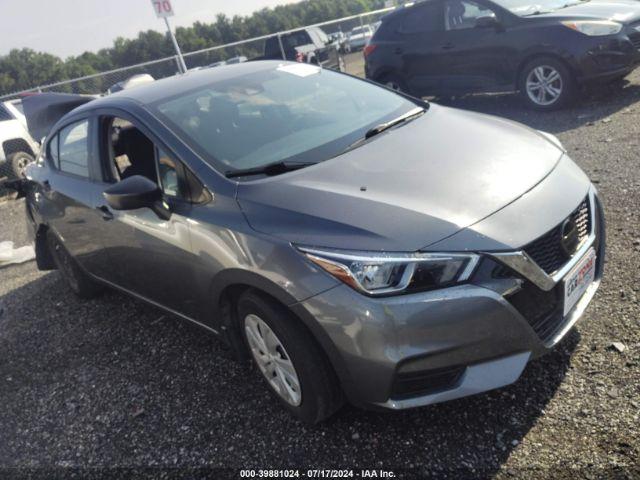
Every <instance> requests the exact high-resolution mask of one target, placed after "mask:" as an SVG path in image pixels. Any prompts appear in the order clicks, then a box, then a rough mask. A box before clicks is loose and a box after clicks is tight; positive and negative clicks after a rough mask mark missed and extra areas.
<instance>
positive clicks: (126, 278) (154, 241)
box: [96, 125, 198, 319]
mask: <svg viewBox="0 0 640 480" xmlns="http://www.w3.org/2000/svg"><path fill="white" fill-rule="evenodd" d="M132 128H133V129H135V130H137V129H136V127H134V126H133V125H131V126H130V127H129V126H128V127H127V129H128V132H129V133H131V132H132V130H131V129H132ZM134 132H135V131H134ZM103 133H107V130H106V129H103ZM108 137H109V138H104V137H103V145H106V144H108V143H109V142H110V141H111V140H112V133H109V135H108ZM129 137H131V138H129V140H130V141H139V142H141V143H139V144H138V145H137V146H135V147H131V146H126V147H123V149H122V151H121V152H115V153H122V155H118V159H119V161H121V162H125V163H126V162H129V163H130V165H129V166H127V167H126V168H125V169H123V170H122V171H119V170H118V168H115V169H113V168H112V166H113V165H114V163H115V158H114V152H113V149H109V148H102V149H101V150H102V152H101V153H102V157H101V161H102V162H103V166H104V167H106V168H105V170H110V171H114V170H115V171H114V177H115V178H111V179H108V180H107V181H106V182H105V183H104V185H103V187H104V188H107V187H108V186H110V185H112V184H113V183H114V182H115V181H118V180H120V179H123V178H126V177H127V176H133V175H142V176H145V177H147V178H149V179H150V180H152V181H154V182H156V183H157V184H158V186H159V187H160V189H161V190H162V192H163V197H164V201H165V202H166V204H168V206H169V208H170V210H171V218H170V219H169V220H163V219H161V218H160V217H158V216H157V215H156V213H154V212H153V211H152V210H150V209H148V208H141V209H137V210H129V211H116V210H113V209H112V208H111V207H109V206H108V205H107V202H106V200H105V199H104V197H102V199H101V200H100V205H96V208H98V209H100V210H101V211H103V212H105V214H106V216H108V217H110V219H109V220H108V221H104V222H103V223H102V231H101V238H102V241H103V243H104V245H105V248H106V250H107V252H108V255H109V260H110V262H109V265H108V268H106V269H105V270H104V271H103V272H102V273H103V276H104V278H105V279H106V280H108V281H109V282H111V283H113V284H115V285H116V286H118V287H120V288H123V289H125V290H127V291H129V292H130V293H133V294H135V295H137V296H139V297H142V298H144V299H146V300H148V301H151V302H153V303H156V304H158V305H160V306H162V307H165V308H167V309H170V310H173V311H175V312H177V313H179V314H182V315H184V316H187V317H189V318H192V319H193V318H195V317H196V315H197V313H198V310H197V303H196V301H195V296H194V293H193V288H191V286H192V285H193V279H194V273H193V272H194V265H196V264H197V261H198V259H197V256H196V255H194V254H193V252H192V250H191V238H190V229H189V224H188V222H187V219H188V217H189V213H190V211H191V208H192V206H191V203H190V201H189V195H188V192H187V190H188V188H187V185H186V182H185V179H184V174H185V170H184V166H183V165H182V163H181V162H180V161H179V160H177V159H176V158H175V157H174V156H173V155H171V154H169V153H167V151H166V150H165V149H163V148H161V147H159V146H158V145H157V144H155V143H153V142H152V141H151V140H150V139H149V138H148V137H146V135H144V134H142V132H141V131H140V130H137V132H135V135H129ZM136 139H137V140H136ZM122 157H125V158H124V159H123V158H122ZM131 168H133V170H131V171H129V169H131ZM128 172H129V173H128ZM117 177H120V178H117Z"/></svg>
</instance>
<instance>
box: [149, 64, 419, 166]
mask: <svg viewBox="0 0 640 480" xmlns="http://www.w3.org/2000/svg"><path fill="white" fill-rule="evenodd" d="M153 108H154V109H155V113H156V114H158V115H159V116H160V117H163V120H165V121H166V122H167V123H168V124H170V125H171V127H172V129H173V130H174V131H175V132H176V133H177V134H178V135H179V136H180V137H181V138H182V139H183V140H184V141H185V142H186V143H188V144H189V145H190V146H191V147H192V148H193V149H194V150H196V151H198V152H199V153H200V154H201V156H202V157H203V158H204V159H205V160H207V161H209V162H210V163H211V165H212V166H213V167H214V168H216V169H217V170H218V171H220V172H221V173H229V172H233V171H236V170H244V169H248V168H258V167H262V166H265V165H268V164H271V163H274V162H280V161H282V162H299V163H317V162H321V161H324V160H327V159H329V158H333V157H335V156H337V155H339V154H340V153H341V152H343V151H344V150H345V149H346V148H347V147H348V146H349V145H351V144H352V143H353V142H354V141H356V140H358V139H359V138H362V137H363V136H364V135H365V134H366V132H367V131H368V130H369V129H370V128H372V127H373V126H376V125H379V124H380V123H382V122H387V121H390V120H392V119H394V118H397V117H398V116H399V115H402V114H405V113H407V112H409V111H411V110H413V109H415V108H416V104H415V103H413V102H410V101H409V100H406V99H405V98H404V97H401V96H400V95H397V94H395V93H393V92H391V91H389V90H386V89H383V88H380V87H377V86H375V85H372V84H369V83H367V82H364V81H361V80H356V79H353V78H351V77H348V76H346V75H342V74H339V73H335V72H332V71H329V70H323V69H320V68H318V67H315V66H311V65H307V64H284V65H281V66H279V67H274V68H273V69H269V70H262V71H259V72H255V73H251V74H248V75H244V76H240V77H234V78H232V79H225V80H223V81H219V82H213V83H211V84H210V85H208V86H207V87H206V88H201V89H198V90H197V91H191V92H188V93H185V94H183V95H180V96H178V97H174V98H173V99H171V100H170V101H166V100H163V101H161V102H158V103H157V104H156V105H154V106H153Z"/></svg>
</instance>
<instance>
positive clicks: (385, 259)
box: [298, 247, 479, 295]
mask: <svg viewBox="0 0 640 480" xmlns="http://www.w3.org/2000/svg"><path fill="white" fill-rule="evenodd" d="M298 249H299V250H300V251H301V252H302V253H304V255H306V256H307V258H308V259H309V260H311V261H312V262H313V263H315V264H316V265H318V266H319V267H321V268H322V269H323V270H325V271H326V272H328V273H330V274H331V275H333V276H334V277H335V278H337V279H338V280H340V281H342V282H344V283H346V284H347V285H349V286H350V287H352V288H354V289H356V290H358V291H360V292H362V293H365V294H367V295H389V294H393V293H400V292H403V291H406V290H409V291H416V290H429V289H434V288H442V287H448V286H452V285H456V284H458V283H462V282H465V281H466V280H468V279H469V277H470V276H471V274H472V273H473V271H474V269H475V267H476V265H477V264H478V261H479V256H478V255H476V254H473V253H470V254H460V253H451V254H449V253H406V254H405V253H401V254H397V253H389V254H385V253H375V252H351V251H348V252H345V251H340V250H319V249H315V248H306V247H298Z"/></svg>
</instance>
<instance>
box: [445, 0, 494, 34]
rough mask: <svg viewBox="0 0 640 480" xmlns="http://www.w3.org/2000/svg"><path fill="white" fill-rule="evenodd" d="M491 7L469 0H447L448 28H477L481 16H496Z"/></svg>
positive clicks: (446, 15)
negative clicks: (477, 21)
mask: <svg viewBox="0 0 640 480" xmlns="http://www.w3.org/2000/svg"><path fill="white" fill-rule="evenodd" d="M495 15H496V14H495V13H494V12H493V11H492V10H491V9H490V8H487V7H485V6H484V5H481V4H479V3H476V2H472V1H468V0H463V1H461V0H447V1H446V2H445V5H444V23H445V28H446V29H447V30H466V29H469V28H475V26H476V20H477V19H478V18H480V17H495Z"/></svg>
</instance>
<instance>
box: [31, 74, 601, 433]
mask: <svg viewBox="0 0 640 480" xmlns="http://www.w3.org/2000/svg"><path fill="white" fill-rule="evenodd" d="M30 101H32V102H34V105H32V106H31V107H30V108H28V110H29V109H30V110H32V111H33V112H34V115H33V119H34V122H35V119H37V118H40V119H43V118H51V116H50V115H45V114H43V112H46V111H47V109H48V108H49V107H48V104H49V103H51V104H54V103H55V111H57V112H64V111H65V108H64V106H65V104H66V102H68V105H69V108H67V109H66V110H71V111H69V113H67V114H65V115H64V116H63V117H62V118H61V119H60V120H59V121H57V123H56V124H55V125H53V126H51V128H50V133H49V135H48V137H47V139H46V141H45V143H44V148H43V155H42V157H41V158H40V159H39V161H38V162H37V164H34V165H32V166H31V167H30V168H29V169H28V172H27V173H28V179H27V180H25V181H24V183H23V184H22V185H21V187H20V188H21V189H22V191H23V193H24V194H25V195H26V196H27V216H28V219H29V223H30V224H31V226H32V232H33V236H34V239H35V242H36V250H37V262H38V266H39V268H41V269H43V270H48V269H56V268H57V269H59V270H60V271H61V272H62V274H63V276H64V277H65V278H66V279H67V281H68V283H69V285H70V287H71V288H72V289H73V290H74V291H75V292H76V293H77V294H78V295H80V296H82V297H91V296H94V295H98V294H99V293H100V292H101V291H102V290H103V289H104V288H105V287H110V288H115V289H118V290H121V291H123V292H126V293H128V294H130V295H133V296H135V297H137V298H140V299H142V300H144V301H146V302H149V303H150V304H152V305H155V306H157V307H159V308H161V309H163V310H165V311H167V312H170V313H172V314H175V316H177V317H180V318H182V319H184V320H187V321H191V322H194V323H195V324H197V325H199V326H201V327H203V328H204V329H205V330H207V331H209V332H212V333H213V334H216V335H218V336H219V337H220V338H221V339H222V340H223V341H224V342H226V343H227V344H228V345H229V346H230V348H231V349H232V350H233V351H234V352H235V353H236V355H237V357H238V358H239V359H240V360H244V359H246V360H251V361H252V362H253V364H254V365H255V370H256V371H257V372H258V374H259V375H261V376H262V377H263V378H264V380H265V385H266V387H267V390H268V391H270V392H271V393H272V394H273V396H274V397H275V398H276V399H277V400H278V401H280V402H281V404H282V405H283V406H284V407H285V408H287V409H289V410H290V411H291V412H292V413H293V414H295V415H297V416H298V417H299V418H301V419H303V420H304V421H307V422H317V421H320V420H322V419H324V418H326V417H328V416H330V415H331V414H332V413H333V412H335V411H336V410H337V409H338V408H339V407H340V406H341V405H342V404H343V402H344V401H345V399H346V400H348V401H350V402H352V403H354V404H356V405H360V406H363V407H375V408H380V407H384V408H388V409H404V408H410V407H417V406H423V405H429V404H433V403H436V402H442V401H445V400H450V399H454V398H458V397H462V396H466V395H471V394H475V393H479V392H484V391H487V390H490V389H494V388H498V387H502V386H504V385H507V384H510V383H512V382H514V381H516V380H517V379H518V377H519V376H520V374H521V373H522V371H523V369H524V368H525V366H526V365H527V362H529V361H530V360H531V359H533V358H535V357H537V356H540V355H542V354H544V353H545V352H547V351H549V350H550V349H552V348H553V347H554V346H555V345H556V344H558V342H560V341H561V340H562V338H563V337H564V336H565V334H566V333H567V332H568V331H569V330H570V329H571V328H572V327H573V325H574V324H575V323H576V321H577V320H578V319H579V318H580V316H581V315H582V313H583V312H584V310H585V308H586V307H587V305H588V303H589V302H590V301H591V299H592V298H593V296H594V294H595V292H596V290H597V288H598V285H599V283H600V279H601V277H602V272H603V264H604V248H605V242H604V238H605V237H604V219H603V211H602V207H601V205H600V201H599V199H598V195H597V192H596V189H595V188H594V186H593V185H592V184H591V182H590V181H589V179H588V178H587V177H586V175H585V174H584V173H583V172H582V171H581V170H580V169H579V168H578V167H577V166H576V165H575V163H573V161H572V160H571V159H570V158H569V157H568V156H567V154H566V152H565V150H564V149H563V148H562V146H561V145H560V143H559V142H558V140H557V139H556V138H555V137H553V136H552V135H549V134H546V133H542V132H538V131H534V130H531V129H529V128H527V127H524V126H522V125H519V124H516V123H514V122H510V121H507V120H504V119H500V118H495V117H490V116H485V115H480V114H476V113H469V112H463V111H459V110H455V109H451V108H445V107H441V106H438V105H435V104H428V103H425V102H423V101H421V100H417V99H414V98H411V97H408V96H405V95H402V94H398V93H396V92H393V91H391V90H387V89H385V88H382V87H379V86H376V85H374V84H372V83H369V82H366V81H363V80H357V79H354V78H352V77H349V76H347V75H344V74H341V73H336V72H332V71H327V70H323V69H320V68H318V67H315V66H312V65H308V64H290V63H282V62H248V63H242V64H238V65H233V66H223V67H220V68H216V69H210V70H202V71H198V72H193V73H190V74H189V75H185V76H183V77H180V78H170V79H166V80H161V81H157V82H155V83H153V84H149V85H145V86H141V87H138V88H136V89H132V90H129V91H123V92H120V93H117V94H115V95H111V96H109V97H105V98H101V99H97V100H91V99H81V100H80V101H79V100H77V99H76V100H74V99H73V98H70V99H67V98H58V99H56V98H50V97H39V96H35V97H34V98H33V99H32V100H30ZM83 102H84V105H81V106H79V107H77V105H78V103H83ZM36 104H37V105H36ZM74 107H77V108H74ZM32 124H33V122H32ZM40 127H41V128H42V125H40Z"/></svg>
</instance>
